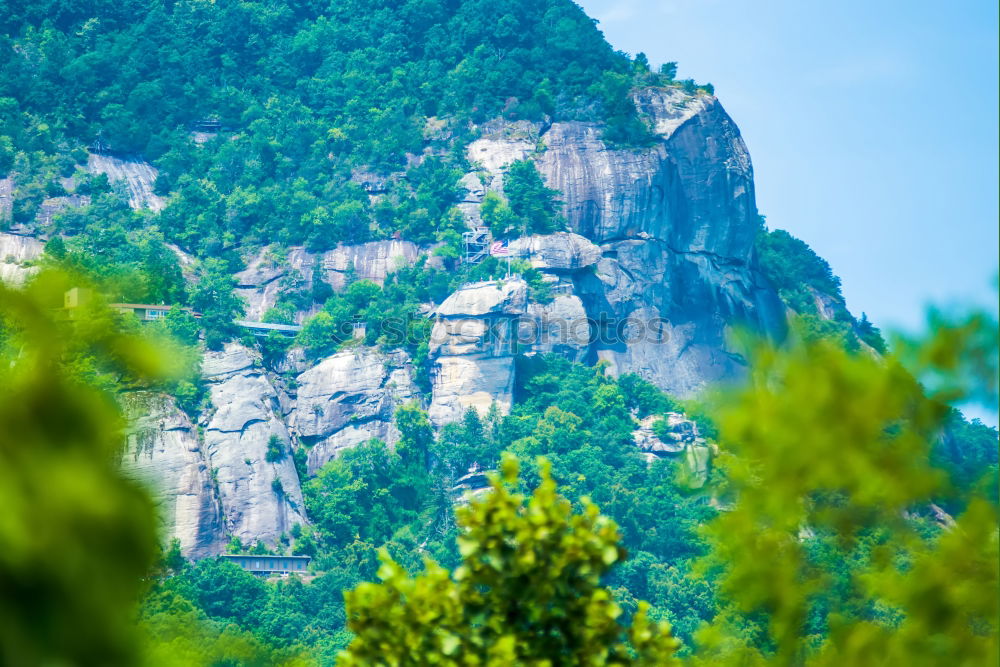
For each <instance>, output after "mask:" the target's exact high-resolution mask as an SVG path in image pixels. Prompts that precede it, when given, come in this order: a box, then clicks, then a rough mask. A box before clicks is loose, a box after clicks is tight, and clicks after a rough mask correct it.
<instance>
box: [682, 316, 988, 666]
mask: <svg viewBox="0 0 1000 667" xmlns="http://www.w3.org/2000/svg"><path fill="white" fill-rule="evenodd" d="M938 324H939V327H938V329H937V330H936V331H935V333H934V335H933V336H932V337H931V338H930V339H929V341H927V342H926V343H924V344H923V345H921V346H920V350H921V351H920V352H918V353H917V354H916V355H915V356H916V358H918V359H923V360H924V365H923V368H921V365H920V364H915V365H914V366H912V368H913V370H915V371H916V372H917V376H918V377H920V376H922V375H924V374H925V372H926V371H928V370H929V371H933V372H934V374H935V375H938V376H941V375H944V376H947V377H948V378H949V380H950V381H949V382H944V383H942V384H941V385H940V386H938V387H933V386H930V385H924V386H922V385H921V384H920V383H918V382H917V380H916V379H915V377H914V376H913V375H911V373H910V372H909V371H908V370H905V369H904V368H903V366H902V365H901V364H900V363H899V361H898V359H894V358H889V359H886V360H884V361H883V360H876V359H872V358H870V357H869V356H867V355H854V354H850V353H849V352H847V351H845V350H844V349H843V348H842V347H840V346H837V345H832V344H830V343H826V342H819V343H809V344H801V345H797V346H793V347H791V348H790V349H787V350H783V351H778V350H774V349H770V348H767V347H764V348H762V349H760V350H759V351H758V353H757V355H756V359H755V363H754V367H753V375H752V379H751V381H750V383H749V384H748V385H747V387H745V388H744V389H743V390H741V391H740V392H739V393H737V394H734V395H730V396H728V397H727V398H726V400H725V401H724V402H722V403H721V408H720V410H719V414H718V424H719V429H720V446H721V448H722V450H723V455H722V456H720V457H719V459H718V460H717V463H718V465H719V467H720V468H721V470H722V472H723V474H724V476H725V479H726V480H727V482H728V489H727V493H728V494H731V495H730V497H732V498H734V499H735V502H734V503H733V505H732V506H731V508H730V509H729V510H728V511H726V512H722V513H720V514H719V516H718V517H717V518H716V519H715V520H714V521H712V522H711V523H710V524H709V525H708V527H707V536H708V539H709V543H710V545H711V547H712V553H711V555H710V557H709V558H708V559H707V560H706V561H705V566H706V567H707V568H709V569H711V568H719V569H720V570H721V578H720V592H721V593H722V595H723V596H724V597H725V598H726V599H728V600H729V601H730V602H731V605H730V606H729V607H728V608H727V609H724V610H723V612H722V613H721V614H719V615H718V616H717V617H716V619H715V620H714V621H713V623H712V624H711V625H710V626H709V627H707V628H705V629H703V630H702V631H700V632H699V633H698V634H697V641H698V643H699V645H700V646H699V650H698V652H697V655H698V657H699V660H700V661H701V662H702V663H703V664H750V663H751V662H753V661H754V660H756V661H760V660H763V659H769V660H771V661H773V662H774V663H776V664H788V665H792V664H815V665H843V664H851V665H868V664H871V665H875V664H908V665H939V664H959V665H974V664H992V663H994V662H996V661H997V659H998V642H997V614H998V612H1000V605H998V594H997V586H998V583H1000V581H998V579H1000V577H998V572H997V559H998V555H1000V553H998V532H997V505H996V499H995V497H994V498H987V497H985V496H983V495H979V494H975V493H974V494H973V495H972V496H971V497H969V499H968V503H967V505H966V508H965V510H964V512H963V513H962V514H961V515H960V516H958V517H957V519H956V520H955V521H954V525H953V526H948V527H946V528H944V529H943V530H942V529H941V528H940V527H935V525H934V524H933V523H931V522H929V521H927V520H921V519H920V518H919V516H920V513H921V511H922V510H921V508H926V507H927V506H928V504H929V503H930V502H931V501H932V500H933V499H934V498H935V497H936V496H937V495H938V494H941V493H942V492H946V488H947V486H946V480H945V476H944V474H943V471H942V470H941V469H939V468H935V467H933V466H932V465H930V452H931V443H933V442H934V441H935V439H936V438H937V436H938V433H940V431H941V430H942V428H943V427H944V426H946V423H947V420H948V418H949V415H950V413H951V411H950V409H949V408H948V407H947V403H946V401H948V402H950V401H955V400H959V401H961V400H966V399H968V398H969V397H970V396H973V395H975V394H976V393H978V392H980V391H983V390H980V389H978V388H977V387H983V386H985V387H986V389H985V390H984V391H985V394H986V397H987V400H990V401H994V400H995V397H996V384H995V383H996V380H995V376H996V356H995V347H996V341H997V327H996V322H995V321H994V320H991V319H990V318H984V317H979V316H975V317H973V318H971V319H970V320H969V321H968V322H959V323H955V324H952V326H947V323H945V322H939V323H938ZM987 341H989V343H988V344H989V346H991V347H992V348H993V349H994V352H993V354H992V355H987V356H986V357H980V356H979V355H978V352H979V350H977V346H978V345H979V344H980V343H982V344H986V342H987ZM970 359H980V360H981V361H985V362H986V363H984V364H983V366H981V367H979V368H975V369H970V370H971V371H972V372H971V373H969V374H968V375H963V374H962V373H961V372H956V371H960V370H961V369H963V368H966V366H965V364H966V363H967V361H968V360H970ZM983 380H984V381H985V385H983V384H982V382H981V381H983ZM928 391H931V392H932V393H931V395H930V397H928V396H927V392H928ZM993 444H994V447H995V446H996V443H995V442H994V443H993ZM983 472H985V470H984V471H983ZM755 623H756V624H759V626H760V627H761V628H762V629H763V630H764V631H765V632H766V635H765V636H764V637H763V638H757V639H754V638H753V637H751V636H749V635H748V634H747V633H745V632H743V630H744V629H745V628H747V627H751V626H752V625H753V624H755Z"/></svg>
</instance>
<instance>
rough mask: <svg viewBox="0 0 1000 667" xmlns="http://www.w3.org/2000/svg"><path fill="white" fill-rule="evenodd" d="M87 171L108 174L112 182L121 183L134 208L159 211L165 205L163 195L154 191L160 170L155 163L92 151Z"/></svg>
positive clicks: (132, 157)
mask: <svg viewBox="0 0 1000 667" xmlns="http://www.w3.org/2000/svg"><path fill="white" fill-rule="evenodd" d="M87 171H89V172H90V173H92V174H106V175H107V177H108V181H110V182H111V183H112V184H115V183H118V184H121V185H122V187H124V188H125V193H126V194H127V196H128V203H129V206H131V207H132V208H134V209H140V208H148V209H150V210H153V211H159V210H160V209H162V208H163V206H164V199H163V197H160V196H158V195H156V194H155V193H154V192H153V185H154V183H156V176H157V174H158V172H157V170H156V168H155V167H153V165H151V164H149V163H148V162H146V161H145V160H142V159H141V158H138V157H135V156H126V157H118V156H115V155H108V154H105V153H91V154H90V157H89V158H88V159H87Z"/></svg>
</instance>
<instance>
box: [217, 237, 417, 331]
mask: <svg viewBox="0 0 1000 667" xmlns="http://www.w3.org/2000/svg"><path fill="white" fill-rule="evenodd" d="M419 255H420V248H419V246H417V245H416V244H415V243H411V242H409V241H398V240H389V241H371V242H369V243H361V244H358V245H344V246H339V247H337V248H335V249H333V250H330V251H327V252H325V253H323V254H320V255H317V254H313V253H310V252H308V251H306V249H305V248H303V247H301V246H295V247H292V248H289V249H288V250H287V252H286V253H283V254H282V256H281V257H280V258H279V257H277V256H275V253H274V252H272V251H271V249H270V248H264V249H262V250H260V251H259V252H258V253H257V254H256V255H254V256H253V257H251V258H250V259H249V261H248V262H247V268H246V269H244V270H243V271H241V272H240V273H237V274H236V281H237V288H236V293H237V294H239V295H240V296H241V297H243V298H244V299H245V300H246V302H247V311H246V318H247V319H248V320H250V321H253V322H259V321H260V320H261V318H262V317H263V316H264V313H265V312H267V309H268V308H271V307H272V306H274V304H275V303H276V302H277V300H278V296H279V294H280V293H281V290H282V289H283V288H288V287H295V285H296V284H298V285H299V286H307V285H309V284H310V283H311V282H312V280H313V273H314V272H315V271H316V270H319V271H321V273H322V275H321V279H322V280H323V281H324V282H326V283H328V284H329V285H330V286H332V287H333V288H334V289H335V290H339V289H342V288H343V287H344V285H345V284H346V282H347V279H348V277H353V278H356V279H358V280H372V281H374V282H376V283H379V284H382V282H383V281H384V280H385V278H386V276H387V275H389V274H390V273H391V272H393V271H395V270H396V269H398V268H401V267H403V266H407V265H410V264H413V263H414V262H415V261H416V259H417V257H419ZM308 314H309V313H307V312H302V313H299V315H298V318H297V319H298V320H299V321H300V322H301V321H302V319H304V317H305V316H306V315H308Z"/></svg>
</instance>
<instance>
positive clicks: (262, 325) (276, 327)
mask: <svg viewBox="0 0 1000 667" xmlns="http://www.w3.org/2000/svg"><path fill="white" fill-rule="evenodd" d="M235 324H236V325H237V326H241V327H246V328H247V329H268V330H270V331H302V327H301V326H299V325H297V324H272V323H271V322H247V321H246V320H237V321H236V322H235Z"/></svg>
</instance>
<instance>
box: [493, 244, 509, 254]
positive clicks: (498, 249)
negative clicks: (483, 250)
mask: <svg viewBox="0 0 1000 667" xmlns="http://www.w3.org/2000/svg"><path fill="white" fill-rule="evenodd" d="M490 254H491V255H493V256H494V257H506V256H507V255H509V254H510V250H509V249H508V248H507V242H506V241H494V242H493V245H491V246H490Z"/></svg>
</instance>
